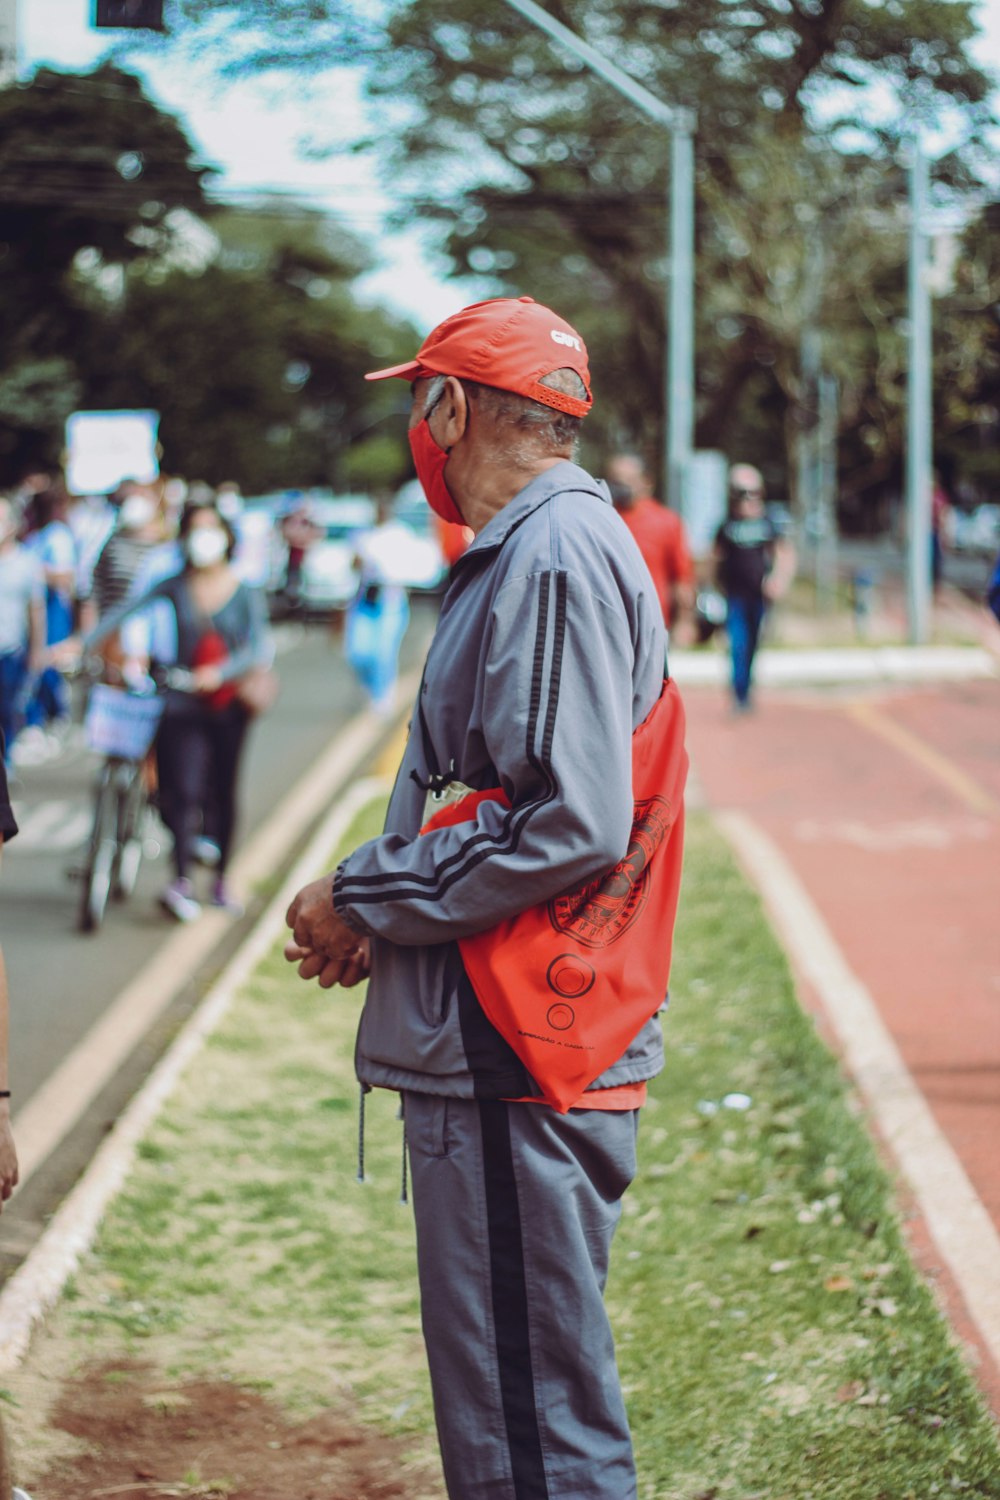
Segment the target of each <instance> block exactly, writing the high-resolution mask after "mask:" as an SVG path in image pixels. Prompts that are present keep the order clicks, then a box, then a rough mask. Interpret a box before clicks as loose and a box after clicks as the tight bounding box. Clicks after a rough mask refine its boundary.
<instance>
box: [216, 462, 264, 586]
mask: <svg viewBox="0 0 1000 1500" xmlns="http://www.w3.org/2000/svg"><path fill="white" fill-rule="evenodd" d="M215 503H216V505H217V506H218V507H219V513H220V514H221V515H223V516H225V518H226V520H227V521H228V522H229V524H230V526H231V527H232V528H233V530H234V531H235V533H236V553H235V556H234V557H233V567H234V568H235V569H236V571H237V573H238V574H239V575H240V577H241V578H242V579H243V582H244V583H247V584H249V585H250V587H251V588H252V589H266V588H267V585H268V580H269V578H270V575H271V536H272V523H271V517H270V515H269V513H268V512H267V511H266V510H263V509H260V508H257V507H251V506H248V505H247V503H246V501H245V500H244V498H243V493H242V491H241V490H240V487H239V485H238V484H237V483H236V481H235V480H234V479H227V480H226V481H225V482H224V483H223V484H220V485H219V488H218V489H217V490H216V492H215Z"/></svg>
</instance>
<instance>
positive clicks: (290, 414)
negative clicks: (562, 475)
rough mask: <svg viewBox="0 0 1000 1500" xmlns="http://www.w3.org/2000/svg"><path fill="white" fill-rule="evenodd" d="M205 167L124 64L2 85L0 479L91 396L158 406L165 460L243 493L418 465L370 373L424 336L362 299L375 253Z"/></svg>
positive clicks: (51, 438)
mask: <svg viewBox="0 0 1000 1500" xmlns="http://www.w3.org/2000/svg"><path fill="white" fill-rule="evenodd" d="M206 177H207V169H206V168H205V167H204V166H203V165H202V164H200V163H199V162H198V161H197V160H196V159H195V155H194V152H193V149H192V146H191V143H190V141H189V140H188V138H187V136H186V135H185V133H184V130H183V128H182V127H181V126H180V124H179V123H178V122H177V120H175V119H174V118H173V117H172V116H171V115H169V114H168V113H166V112H164V111H163V110H161V109H160V108H159V107H158V106H157V105H156V104H155V103H154V102H153V101H152V100H151V99H150V98H149V97H148V95H147V94H146V93H145V91H144V89H143V87H142V84H141V82H140V80H139V79H138V78H137V77H135V76H134V75H133V74H130V73H128V72H125V71H123V70H122V69H121V68H120V67H118V66H115V65H112V64H105V65H103V66H101V67H99V68H97V69H96V70H95V71H94V72H92V73H87V74H70V73H57V72H54V71H52V70H50V69H43V70H41V71H40V72H39V73H38V74H36V76H35V78H34V79H32V80H31V82H30V83H29V84H27V85H25V86H23V87H20V88H16V89H8V90H6V91H4V92H0V265H2V267H3V283H2V285H3V297H2V298H0V336H2V338H3V343H4V351H5V362H4V370H3V374H2V375H0V482H4V481H10V480H13V479H15V478H16V477H17V476H18V473H19V471H20V470H21V469H23V468H24V466H25V465H27V464H29V463H33V462H37V461H44V462H48V463H53V462H56V461H57V460H58V457H59V454H60V452H61V448H62V431H63V423H64V421H65V418H66V417H67V416H68V415H69V413H70V412H71V411H72V410H73V409H75V408H78V407H81V406H89V407H94V408H97V409H111V408H115V407H136V406H139V407H152V408H155V409H156V410H157V411H159V412H160V414H161V425H160V436H161V441H162V444H163V449H164V463H165V465H166V466H167V467H168V468H169V469H172V470H174V471H176V472H180V473H184V474H188V475H197V476H198V477H201V478H205V479H207V480H209V481H214V482H218V481H221V480H223V479H233V478H235V479H238V480H239V481H240V482H241V483H242V484H243V486H244V487H245V488H246V489H248V490H266V489H272V488H282V487H286V486H304V485H312V484H328V483H343V484H346V483H348V482H350V480H351V478H352V471H354V470H356V469H357V468H358V466H359V463H360V462H361V459H360V458H359V453H360V454H361V456H362V457H363V455H364V452H365V451H366V449H367V453H368V461H369V464H370V465H372V466H374V467H373V475H374V478H373V481H372V482H376V481H377V482H381V483H395V482H398V481H399V480H401V479H402V478H403V477H405V474H406V472H407V464H408V457H407V452H406V444H405V441H404V439H403V435H402V425H401V424H399V423H397V424H392V423H388V422H386V418H387V417H389V416H392V415H395V413H396V407H397V402H396V400H395V397H396V396H398V391H397V392H390V391H387V390H386V389H385V388H384V387H381V386H366V385H365V383H364V381H363V379H362V376H363V373H364V371H365V370H366V369H368V368H370V363H371V361H372V360H374V361H375V362H376V363H386V364H388V363H391V362H393V361H394V360H395V359H397V358H402V357H404V356H406V355H409V354H410V353H412V349H413V343H414V340H415V338H416V335H415V333H414V331H413V330H412V329H410V328H408V327H407V326H406V325H405V323H402V324H401V322H400V320H399V319H395V318H394V319H390V318H388V317H387V316H386V315H385V314H384V313H381V312H379V311H378V310H377V309H375V310H363V309H361V308H359V307H358V306H357V305H356V302H355V298H354V294H353V291H352V283H353V282H354V280H355V279H356V278H357V277H358V276H359V275H360V274H361V273H362V272H363V271H364V270H366V269H368V268H369V267H370V264H371V259H372V257H371V253H370V250H369V248H368V247H367V246H366V245H364V244H362V243H361V242H360V241H359V240H358V239H357V237H356V236H354V235H352V234H350V233H349V232H348V231H347V230H346V229H344V228H343V226H342V225H340V224H339V223H338V221H337V220H336V218H335V217H334V216H333V215H330V214H327V213H320V212H318V211H316V210H314V209H310V208H308V207H305V206H301V205H296V204H294V203H290V202H288V201H286V200H282V201H281V202H280V203H270V202H268V201H263V202H258V203H256V204H255V205H254V206H252V207H245V208H238V207H230V208H221V207H220V206H219V205H218V204H214V203H212V202H211V201H210V200H209V199H208V197H207V195H206V192H205V182H206ZM383 424H385V425H383ZM376 440H377V441H376ZM373 444H375V446H372V445H373Z"/></svg>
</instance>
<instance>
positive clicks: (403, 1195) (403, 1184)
mask: <svg viewBox="0 0 1000 1500" xmlns="http://www.w3.org/2000/svg"><path fill="white" fill-rule="evenodd" d="M399 1118H400V1119H401V1120H402V1122H403V1170H402V1174H401V1181H400V1187H399V1201H400V1203H402V1204H404V1205H405V1204H407V1203H409V1201H410V1195H409V1192H408V1184H407V1177H406V1166H407V1162H406V1096H405V1094H400V1096H399Z"/></svg>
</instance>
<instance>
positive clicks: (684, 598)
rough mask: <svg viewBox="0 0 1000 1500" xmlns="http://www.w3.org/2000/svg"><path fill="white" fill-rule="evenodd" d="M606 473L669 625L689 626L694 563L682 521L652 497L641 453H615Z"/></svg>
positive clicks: (669, 627)
mask: <svg viewBox="0 0 1000 1500" xmlns="http://www.w3.org/2000/svg"><path fill="white" fill-rule="evenodd" d="M606 472H607V479H608V485H609V487H610V489H611V498H612V500H613V501H614V507H615V510H616V511H617V512H618V514H619V515H620V516H621V518H622V520H623V521H624V522H625V525H626V526H627V527H628V529H629V531H630V532H631V533H632V536H633V537H634V539H635V543H636V546H637V547H638V548H639V551H640V552H641V553H642V557H643V561H644V562H645V564H646V566H647V568H648V569H649V571H650V575H651V576H652V579H653V582H654V584H655V585H656V592H657V594H658V595H659V597H660V605H661V607H662V609H663V619H664V622H665V624H666V627H667V630H668V631H671V632H676V631H677V628H678V626H682V628H683V629H688V628H689V627H690V622H691V619H692V617H693V614H694V600H695V588H694V563H693V562H692V560H691V550H690V548H689V547H688V542H687V536H686V535H685V532H684V523H683V521H682V520H681V518H680V516H679V515H678V514H677V512H676V511H673V510H670V509H669V508H668V507H667V506H666V505H661V504H660V502H659V500H655V499H654V498H653V494H652V484H651V481H650V478H649V473H648V471H647V469H646V466H645V464H644V463H643V461H642V459H641V458H640V457H639V456H638V454H636V453H616V454H614V456H613V457H612V458H609V459H608V464H607V471H606Z"/></svg>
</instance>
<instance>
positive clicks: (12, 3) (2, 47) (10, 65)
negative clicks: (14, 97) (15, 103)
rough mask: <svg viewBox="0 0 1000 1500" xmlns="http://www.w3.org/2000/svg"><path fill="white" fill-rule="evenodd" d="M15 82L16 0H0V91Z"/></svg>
mask: <svg viewBox="0 0 1000 1500" xmlns="http://www.w3.org/2000/svg"><path fill="white" fill-rule="evenodd" d="M16 82H17V0H0V89H2V88H7V87H8V85H10V84H12V83H16Z"/></svg>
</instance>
